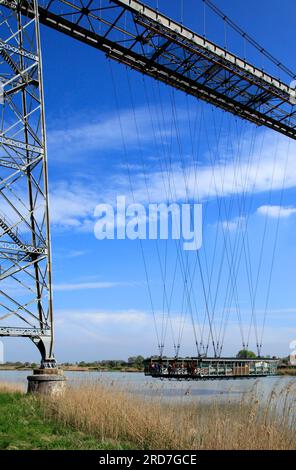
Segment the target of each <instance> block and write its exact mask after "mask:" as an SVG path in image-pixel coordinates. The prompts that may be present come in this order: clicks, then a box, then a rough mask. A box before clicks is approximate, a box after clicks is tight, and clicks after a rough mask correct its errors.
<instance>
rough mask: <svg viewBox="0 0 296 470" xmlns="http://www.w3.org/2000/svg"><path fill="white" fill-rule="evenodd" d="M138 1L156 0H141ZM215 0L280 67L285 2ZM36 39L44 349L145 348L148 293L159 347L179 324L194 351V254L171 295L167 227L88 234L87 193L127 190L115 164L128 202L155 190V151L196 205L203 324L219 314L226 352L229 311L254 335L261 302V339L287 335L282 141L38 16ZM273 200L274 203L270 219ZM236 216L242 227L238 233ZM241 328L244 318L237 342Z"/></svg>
mask: <svg viewBox="0 0 296 470" xmlns="http://www.w3.org/2000/svg"><path fill="white" fill-rule="evenodd" d="M149 3H150V4H151V5H153V6H155V5H156V1H155V0H154V1H152V0H151V2H149ZM158 3H159V8H160V9H162V10H163V11H164V12H165V13H167V14H169V15H170V16H173V17H174V18H175V19H177V20H180V14H181V9H180V4H181V2H179V1H174V2H171V1H166V0H159V2H158ZM216 4H217V5H218V6H219V7H220V8H221V9H222V10H224V11H225V13H226V14H228V15H229V16H230V17H231V18H232V19H233V20H234V21H236V22H237V23H238V24H239V25H240V26H241V27H242V28H243V29H245V30H247V31H248V33H249V34H250V35H252V36H254V37H255V38H256V39H257V41H258V42H259V43H261V44H262V45H264V47H266V49H267V50H269V51H270V52H271V53H273V54H274V55H275V56H276V57H279V58H280V59H281V60H282V61H283V63H285V64H286V65H287V66H289V67H290V68H292V69H293V68H294V54H295V50H296V38H295V33H294V31H295V27H294V26H295V25H294V18H295V14H296V4H294V2H291V1H288V0H283V1H282V2H281V3H279V2H278V1H276V0H269V1H267V0H264V1H261V2H258V1H255V0H250V1H249V2H244V1H242V0H240V1H235V0H227V1H226V0H216ZM183 16H184V23H185V24H186V25H188V26H189V27H191V28H192V29H194V30H196V31H197V32H200V33H202V34H203V32H204V18H203V7H202V2H200V1H193V0H192V1H191V0H188V1H187V0H185V1H184V13H183ZM217 24H219V23H218V22H217V20H216V22H215V21H214V18H213V17H212V15H211V14H209V13H207V14H206V21H205V25H206V34H207V35H208V37H209V38H210V39H213V40H215V41H217V42H219V43H220V44H222V45H223V44H224V41H225V30H224V27H223V25H222V26H221V27H217ZM226 39H227V43H229V44H231V47H230V50H233V51H234V52H236V53H239V54H243V53H244V52H243V51H244V44H243V41H242V40H241V39H238V38H235V37H231V34H230V33H229V32H228V33H227V35H226ZM42 44H43V68H44V84H45V103H46V115H47V134H48V161H49V178H50V188H51V189H50V192H51V215H52V245H53V266H54V268H53V271H54V272H53V276H54V287H55V289H54V302H55V319H56V356H57V359H58V361H61V362H62V361H63V362H64V361H76V360H99V359H104V358H127V357H128V356H130V355H135V354H143V355H150V354H154V353H156V352H157V339H156V334H155V325H154V320H153V318H154V317H153V313H152V306H153V311H154V314H155V317H156V324H157V328H158V333H159V334H160V335H161V331H162V327H163V322H162V318H163V316H164V317H165V322H166V318H168V313H167V312H168V310H169V311H170V315H169V320H168V322H167V325H168V327H167V335H166V349H165V352H166V353H167V354H169V353H172V352H173V348H172V343H173V341H174V340H175V342H178V339H177V338H178V335H179V334H181V333H182V342H181V348H180V354H186V355H187V354H188V355H189V354H196V349H195V346H194V334H193V328H192V325H191V312H192V315H193V317H194V321H195V326H196V329H197V331H199V329H201V330H202V327H203V326H202V325H203V317H204V315H206V313H205V310H206V308H205V305H204V302H203V300H202V299H203V289H202V279H201V275H200V273H199V271H198V269H195V268H194V266H196V259H197V258H196V254H195V253H190V254H189V255H188V257H187V255H184V254H183V255H182V256H184V262H185V263H189V266H190V268H189V269H190V272H191V274H192V273H193V272H194V273H195V275H194V279H193V286H192V291H193V294H190V300H188V297H186V293H185V300H184V291H183V278H182V272H181V271H182V269H181V264H180V265H178V267H177V272H176V277H175V278H174V269H175V266H176V263H177V261H176V249H175V243H174V242H173V241H168V242H164V241H160V242H154V241H144V242H143V244H142V247H141V245H140V243H139V242H138V241H128V240H118V241H116V240H106V241H98V240H97V239H96V238H95V236H94V233H93V229H94V224H95V222H96V219H95V217H94V208H95V206H96V205H97V204H99V203H101V202H113V201H114V200H115V198H116V196H117V195H126V196H127V198H128V199H129V200H131V199H132V198H131V187H130V183H129V178H128V171H127V166H128V168H129V171H130V174H131V180H132V190H133V192H134V196H135V199H136V201H137V202H142V203H144V204H147V203H148V199H150V200H151V201H153V202H163V201H166V196H165V194H166V193H167V191H168V188H167V187H165V186H164V183H163V176H164V175H163V172H162V168H163V167H162V166H161V162H162V163H163V164H166V163H167V162H168V161H170V163H171V167H170V168H171V173H170V176H171V178H172V181H173V182H174V191H173V193H174V194H173V196H174V199H175V200H176V202H184V201H186V187H185V183H184V181H185V180H186V175H187V177H188V180H187V181H189V183H188V186H189V193H190V200H192V201H193V200H195V201H199V202H202V203H203V206H204V219H203V239H204V242H203V247H202V249H201V250H200V260H201V265H202V273H203V275H204V276H205V284H206V289H208V287H207V286H208V284H207V283H208V281H209V278H210V277H211V276H212V277H211V279H212V287H211V292H210V295H209V298H210V300H209V303H210V304H211V306H212V307H213V306H214V308H213V310H214V311H215V314H214V320H215V321H214V324H215V328H216V331H217V332H218V331H219V328H220V325H221V318H222V316H223V314H224V315H226V316H227V315H228V317H229V319H228V322H227V328H226V331H225V341H224V343H225V347H224V350H223V351H224V354H226V355H230V354H234V353H236V352H237V350H238V349H239V348H240V346H241V339H240V329H239V322H238V311H239V314H240V315H241V317H242V322H241V324H242V328H243V330H244V336H245V338H246V337H248V335H249V324H250V318H251V316H252V311H254V312H256V318H257V321H258V325H257V328H258V335H259V337H260V335H261V331H262V325H263V322H264V315H265V313H266V326H265V331H264V347H263V352H265V353H266V354H281V355H284V354H288V353H289V343H290V342H291V341H292V340H294V339H295V338H296V331H295V314H296V299H295V288H294V278H295V273H294V266H295V264H296V244H295V236H294V231H295V228H296V204H295V189H296V160H295V158H296V144H295V143H294V142H289V141H288V140H287V139H286V138H284V137H282V136H280V135H275V133H273V132H271V131H269V130H264V129H258V128H256V127H255V126H253V125H252V124H250V123H246V122H243V121H241V120H239V119H237V118H235V117H233V116H231V115H228V114H225V113H222V112H221V111H219V110H216V109H214V108H213V107H211V106H210V105H207V104H204V103H201V102H199V101H197V100H194V99H192V98H190V97H187V96H185V95H183V94H181V93H179V92H177V91H174V90H171V89H170V88H168V87H166V86H164V85H162V84H158V83H156V82H154V81H153V80H152V79H149V78H145V77H142V76H141V75H139V74H137V73H136V72H133V71H130V70H129V71H127V70H126V68H125V67H124V66H121V65H119V64H116V63H111V62H110V61H108V60H106V58H105V56H104V55H103V54H102V53H100V52H98V51H96V50H92V49H91V48H89V47H87V46H85V45H83V44H80V43H78V42H75V41H74V40H72V39H70V38H67V37H64V36H62V35H61V34H59V33H56V32H54V31H51V30H49V29H47V28H44V27H43V28H42ZM246 57H247V59H249V60H251V59H254V60H255V61H256V62H257V63H258V64H260V61H261V60H262V59H261V58H260V57H256V56H255V55H253V54H252V51H248V49H247V50H246ZM260 65H261V64H260ZM267 70H269V69H267ZM271 71H272V70H271ZM116 97H117V98H116ZM121 126H122V130H121ZM235 161H236V162H237V161H238V162H239V165H238V166H235V165H234V162H235ZM127 162H128V163H127ZM143 162H145V163H144V166H143ZM196 167H198V171H197V180H196V179H195V177H196ZM213 172H214V173H213ZM236 172H237V173H236ZM213 174H214V177H213ZM184 175H185V177H184ZM234 175H236V176H234ZM184 178H185V179H184ZM146 181H148V186H149V198H148V194H147V187H146V184H145V182H146ZM196 182H197V184H196ZM166 184H167V183H166ZM187 189H188V188H187ZM283 189H284V192H282V190H283ZM242 192H245V198H244V200H243V203H242V202H241V201H242V198H241V197H240V196H241V193H242ZM241 204H243V207H242V206H241ZM278 206H282V209H281V211H280V215H281V217H280V220H279V225H278V215H279V209H278ZM246 225H247V230H246V233H247V239H246V238H243V237H244V233H245V230H244V229H245V227H246ZM225 237H226V238H225ZM216 239H217V243H216V244H215V240H216ZM275 239H277V243H276V251H275V263H274V267H273V272H272V282H271V284H270V289H269V295H267V293H268V285H269V278H270V270H271V264H272V254H273V250H274V247H275ZM225 240H226V242H225ZM235 240H238V241H237V245H235V243H236V241H235ZM243 240H247V242H243ZM225 243H226V244H227V247H226V249H225ZM244 243H246V244H244ZM215 246H216V248H215ZM234 246H237V249H238V250H242V254H241V256H242V262H241V267H240V268H239V269H238V272H237V292H238V303H239V308H238V305H237V302H235V295H232V296H231V295H230V297H229V298H228V301H227V302H228V303H227V302H226V304H227V305H226V306H225V292H226V291H227V280H228V277H227V276H228V271H227V260H225V257H227V256H228V254H230V253H231V249H232V248H233V247H234ZM262 246H264V249H263V251H262ZM231 247H232V248H231ZM246 247H247V248H246ZM142 249H143V253H144V259H145V264H146V268H147V274H148V282H147V277H146V273H145V269H144V263H143V256H142ZM245 249H247V250H249V255H246V254H245V252H244V250H245ZM223 251H224V255H223ZM223 256H224V258H223ZM229 256H231V255H229ZM159 259H160V260H161V266H162V267H161V269H160V266H159ZM221 260H223V262H222V261H221ZM221 263H222V264H223V268H221V269H222V271H219V269H220V267H221ZM246 263H247V264H246ZM248 263H249V264H248ZM258 266H260V268H259V267H258ZM211 273H212V274H211ZM219 277H220V278H221V280H220V284H219V288H217V285H218V282H219V281H218V279H219ZM163 279H165V284H164V282H163ZM189 282H190V279H189ZM250 284H251V291H252V296H251V295H250V292H249V291H250ZM255 286H257V289H256V287H255ZM149 289H150V293H151V297H152V305H151V299H150V296H149ZM217 290H218V292H217ZM255 290H256V294H254V292H255ZM216 294H217V295H216ZM267 298H268V302H267ZM186 299H187V300H186ZM252 302H253V303H252ZM168 303H169V304H170V305H169V309H168ZM189 304H190V305H189ZM211 311H212V310H211ZM223 312H224V313H223ZM165 324H166V323H165ZM180 325H181V326H180ZM182 325H183V326H182ZM171 330H172V331H173V334H171ZM207 334H208V331H207V327H206V329H205V336H207ZM217 334H218V333H217ZM222 336H223V332H221V335H220V337H222ZM255 336H256V335H255V329H254V325H253V324H252V326H251V330H250V342H249V345H250V348H251V349H254V348H255V343H256V338H255ZM172 337H174V339H173V338H172ZM16 345H17V348H16ZM5 350H6V360H17V359H20V358H23V351H25V355H26V358H27V359H28V360H37V354H36V351H35V349H34V346H32V345H31V344H29V342H28V341H26V342H25V341H23V340H22V341H18V340H14V339H9V340H8V339H7V340H5Z"/></svg>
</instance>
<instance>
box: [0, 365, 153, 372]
mask: <svg viewBox="0 0 296 470" xmlns="http://www.w3.org/2000/svg"><path fill="white" fill-rule="evenodd" d="M59 368H60V369H62V370H63V371H64V372H122V373H126V372H129V373H143V372H144V370H139V369H136V368H132V367H127V368H122V369H116V368H114V369H112V368H110V369H107V368H106V369H105V368H97V367H78V366H73V367H71V366H66V367H59ZM33 369H34V367H21V366H20V367H17V366H0V372H1V371H3V372H8V371H26V370H27V371H30V370H33Z"/></svg>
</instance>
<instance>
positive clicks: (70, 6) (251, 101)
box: [7, 0, 296, 139]
mask: <svg viewBox="0 0 296 470" xmlns="http://www.w3.org/2000/svg"><path fill="white" fill-rule="evenodd" d="M7 3H9V4H13V3H14V1H13V0H12V1H7ZM27 3H30V2H29V1H26V2H23V11H24V13H26V11H27V7H26V4H27ZM27 14H29V11H27ZM39 14H40V22H41V23H43V24H45V25H47V26H49V27H51V28H53V29H56V30H58V31H60V32H62V33H64V34H67V35H69V36H71V37H73V38H75V39H78V40H79V41H82V42H84V43H86V44H88V45H90V46H92V47H95V48H97V49H100V50H102V51H104V52H105V53H106V55H107V56H108V57H110V58H112V59H115V60H117V61H119V62H121V63H124V64H127V65H128V66H130V67H131V68H133V69H135V70H138V71H140V72H142V73H143V74H146V75H149V76H151V77H153V78H155V79H157V80H160V81H162V82H164V83H166V84H168V85H170V86H173V87H175V88H177V89H180V90H182V91H184V92H186V93H188V94H190V95H193V96H195V97H197V98H200V99H202V100H205V101H207V102H210V103H212V104H214V105H216V106H218V107H220V108H222V109H224V110H226V111H229V112H231V113H233V114H235V115H238V116H240V117H241V118H243V119H246V120H248V121H251V122H253V123H255V124H257V125H263V126H267V127H269V128H271V129H273V130H275V131H277V132H281V133H282V134H284V135H287V136H289V137H291V138H293V139H295V138H296V106H295V89H293V88H291V86H290V84H287V83H284V82H282V81H281V80H279V79H277V78H275V77H273V76H271V75H269V74H268V73H265V72H264V71H263V70H261V69H258V68H257V67H255V66H254V65H252V64H250V63H248V62H246V61H245V60H243V59H241V58H239V57H237V56H235V55H233V54H231V53H230V52H228V51H226V50H225V49H223V48H221V47H219V46H218V45H216V44H214V43H212V42H210V41H208V40H207V39H205V38H204V37H202V36H200V35H198V34H196V33H194V32H193V31H191V30H189V29H188V28H186V27H184V26H183V25H181V24H178V23H176V22H175V21H173V20H171V19H170V18H168V17H166V16H164V15H162V14H161V13H159V12H158V11H155V10H153V9H152V8H150V7H148V6H145V5H143V4H142V3H140V2H138V1H137V0H39ZM286 81H288V77H287V80H286ZM293 103H294V104H293Z"/></svg>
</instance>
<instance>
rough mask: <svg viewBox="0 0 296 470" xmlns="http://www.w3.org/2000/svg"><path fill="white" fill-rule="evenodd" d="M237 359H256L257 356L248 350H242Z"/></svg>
mask: <svg viewBox="0 0 296 470" xmlns="http://www.w3.org/2000/svg"><path fill="white" fill-rule="evenodd" d="M236 357H237V358H239V359H255V358H256V357H257V355H256V354H255V353H254V352H253V351H248V349H241V350H240V351H239V352H238V353H237V355H236Z"/></svg>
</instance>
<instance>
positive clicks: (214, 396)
mask: <svg viewBox="0 0 296 470" xmlns="http://www.w3.org/2000/svg"><path fill="white" fill-rule="evenodd" d="M28 375H30V371H0V382H10V383H18V384H20V383H21V384H22V385H23V387H24V390H25V388H26V386H27V380H26V378H27V376H28ZM65 376H66V377H67V379H68V383H69V384H71V385H73V386H79V385H82V384H95V383H107V384H108V385H110V386H114V387H119V388H122V389H125V390H127V391H129V392H131V393H135V394H137V395H140V396H142V397H143V398H144V397H157V398H158V397H160V398H162V399H168V398H169V399H171V400H173V401H178V400H180V399H181V400H182V402H184V401H185V402H186V401H188V400H192V398H194V399H195V398H196V399H199V400H201V401H209V400H210V401H217V400H218V401H224V400H237V399H240V398H242V397H243V396H244V395H246V394H248V393H250V392H251V391H252V390H254V388H256V392H257V394H258V397H260V400H262V402H264V401H266V400H267V399H268V397H269V395H270V392H271V391H272V390H275V391H276V392H277V393H278V395H280V392H281V391H283V390H285V389H286V388H287V387H288V386H289V385H290V386H291V390H293V392H291V393H293V397H295V391H296V377H287V376H278V377H264V378H257V379H243V380H238V379H236V380H227V381H225V380H216V381H176V380H161V379H156V378H152V377H145V376H144V374H143V373H124V372H69V371H67V372H65Z"/></svg>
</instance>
